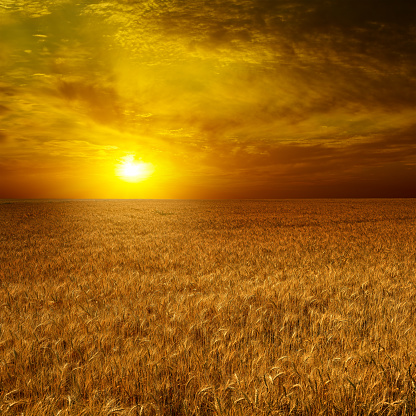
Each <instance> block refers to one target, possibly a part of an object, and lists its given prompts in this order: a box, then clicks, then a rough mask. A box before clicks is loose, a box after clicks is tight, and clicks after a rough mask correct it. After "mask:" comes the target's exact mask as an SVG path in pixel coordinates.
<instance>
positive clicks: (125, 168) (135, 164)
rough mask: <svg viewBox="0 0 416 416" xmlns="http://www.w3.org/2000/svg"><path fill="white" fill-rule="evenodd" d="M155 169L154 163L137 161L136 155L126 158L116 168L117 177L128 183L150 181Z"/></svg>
mask: <svg viewBox="0 0 416 416" xmlns="http://www.w3.org/2000/svg"><path fill="white" fill-rule="evenodd" d="M154 171H155V168H154V166H153V164H152V163H145V162H142V161H136V160H135V157H134V155H128V156H124V157H123V158H122V159H121V161H120V163H118V164H117V166H116V175H117V176H118V177H119V178H120V179H122V180H123V181H126V182H132V183H137V182H142V181H144V180H146V179H148V178H149V177H150V176H151V175H152V174H153V172H154Z"/></svg>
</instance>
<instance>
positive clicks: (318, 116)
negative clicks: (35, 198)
mask: <svg viewBox="0 0 416 416" xmlns="http://www.w3.org/2000/svg"><path fill="white" fill-rule="evenodd" d="M3 3H4V5H3V8H2V11H1V13H2V17H4V22H5V24H4V25H2V27H1V28H0V39H1V40H0V58H4V59H0V65H1V69H2V73H3V74H4V77H3V79H2V84H1V85H0V116H1V122H2V126H1V127H2V129H4V130H2V131H4V132H6V131H7V140H6V138H5V137H6V136H5V133H3V134H2V135H0V143H1V146H2V153H3V155H6V156H7V157H8V158H9V159H10V160H12V159H13V160H16V159H17V160H21V161H23V162H24V161H25V160H26V161H27V160H30V159H31V158H32V159H33V158H37V160H39V161H41V163H43V164H45V166H46V165H48V164H53V163H56V161H57V160H58V159H59V158H61V159H60V160H61V161H63V160H65V163H67V162H68V161H69V160H70V159H71V158H73V160H74V161H77V162H76V163H75V162H74V166H75V165H77V164H80V163H81V162H80V161H79V159H83V158H87V156H88V155H91V158H94V159H95V160H101V159H100V157H101V158H105V157H110V156H109V154H110V153H111V151H108V152H107V150H103V149H101V148H100V146H103V148H105V147H106V146H116V147H118V150H117V152H128V151H130V152H139V153H140V154H145V155H147V156H149V157H150V156H151V157H154V158H157V160H158V161H159V162H160V164H165V166H169V169H170V172H171V174H172V175H179V176H180V175H182V178H185V177H186V176H188V177H190V178H197V177H199V179H198V181H200V182H198V181H197V182H198V183H204V186H205V185H207V183H208V182H209V180H214V179H213V178H217V179H215V180H216V183H222V184H223V186H224V189H227V190H229V189H230V188H232V185H231V184H232V183H235V184H237V183H238V184H240V183H241V186H242V187H243V184H244V183H245V184H250V183H251V184H253V185H252V188H250V189H251V191H250V192H253V190H255V189H257V188H258V189H263V191H264V192H265V193H267V192H268V191H267V189H277V188H275V185H273V183H274V181H276V180H277V179H279V181H280V180H282V179H283V178H285V180H286V182H287V183H292V184H298V185H296V186H301V185H299V184H306V183H309V184H311V183H312V182H313V183H316V184H318V182H319V181H321V182H322V183H325V184H327V185H328V183H329V182H330V181H333V182H331V183H336V180H339V181H341V179H342V178H346V177H348V178H362V177H363V175H364V176H365V175H366V173H365V172H368V171H369V170H372V172H373V173H371V175H373V174H374V175H379V177H385V176H383V175H384V174H383V173H382V172H383V166H384V167H385V172H396V173H394V175H396V174H397V178H399V177H400V175H402V177H404V176H406V175H405V173H406V172H408V171H409V169H410V170H412V169H413V167H412V166H413V163H414V162H413V160H414V141H413V140H414V124H413V123H414V108H415V104H416V72H415V69H414V62H415V61H416V45H415V39H416V38H415V34H416V29H415V26H416V25H415V22H414V19H413V17H414V15H415V3H414V1H410V0H398V1H396V2H391V1H387V0H378V1H375V0H368V1H366V2H362V1H358V0H350V1H348V2H347V1H344V0H343V1H339V0H338V1H335V0H309V1H306V0H281V1H274V0H223V1H212V2H206V1H202V0H195V1H192V2H184V1H181V0H166V1H164V2H163V3H160V2H154V1H150V0H144V1H143V0H140V1H136V0H110V1H107V2H92V1H87V2H78V3H75V2H71V1H59V2H54V1H52V0H48V1H44V2H38V1H31V0H30V1H29V0H18V1H11V0H7V1H6V2H3ZM412 16H413V17H412ZM11 57H13V59H11ZM85 143H90V144H91V145H94V146H98V148H97V149H101V150H98V151H97V150H96V148H94V147H91V146H86V145H85ZM101 151H103V152H104V153H106V152H107V153H108V154H107V153H106V156H102V153H100V152H101ZM52 153H53V154H54V155H55V156H53V155H52ZM100 155H101V156H100ZM23 165H24V163H23ZM23 165H22V166H23ZM16 166H20V165H16ZM393 166H395V167H394V168H393ZM169 169H168V168H166V172H168V170H169ZM172 172H173V173H172ZM398 172H402V173H400V174H399V173H398ZM403 172H404V173H403ZM166 174H167V175H168V173H166ZM406 174H407V173H406ZM198 175H199V176H198ZM394 175H393V176H394ZM403 175H404V176H403ZM203 178H206V179H203ZM337 178H338V179H337ZM195 180H197V179H195ZM397 180H399V179H397ZM233 181H234V182H233ZM351 181H353V179H351ZM351 181H350V182H349V183H350V185H351V183H352V182H351ZM254 183H255V184H256V186H257V188H256V186H255V185H254ZM260 185H261V186H260ZM327 185H325V186H327ZM350 185H348V186H350ZM207 186H208V185H207ZM247 186H248V185H247ZM250 186H251V185H250ZM302 186H303V185H302ZM305 186H306V185H305ZM328 186H329V185H328ZM334 186H335V185H334ZM351 186H352V185H351ZM267 187H269V188H267ZM299 189H300V188H299ZM302 189H304V188H302ZM334 189H335V188H334ZM266 191H267V192H266ZM270 192H271V191H270Z"/></svg>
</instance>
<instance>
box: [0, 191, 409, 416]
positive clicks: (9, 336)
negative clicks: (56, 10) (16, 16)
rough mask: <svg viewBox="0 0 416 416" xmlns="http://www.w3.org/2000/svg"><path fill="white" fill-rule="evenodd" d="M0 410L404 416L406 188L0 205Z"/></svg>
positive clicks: (35, 414) (28, 414) (38, 415)
mask: <svg viewBox="0 0 416 416" xmlns="http://www.w3.org/2000/svg"><path fill="white" fill-rule="evenodd" d="M0 324H1V328H0V414H1V415H25V416H44V415H54V416H55V415H60V416H63V415H91V416H104V415H146V416H147V415H149V416H150V415H172V416H173V415H194V416H196V415H289V414H291V415H415V414H416V325H415V324H416V200H415V199H412V200H409V199H408V200H281V201H279V200H265V201H139V200H138V201H53V202H52V201H49V202H48V201H34V202H29V201H26V202H18V201H0Z"/></svg>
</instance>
